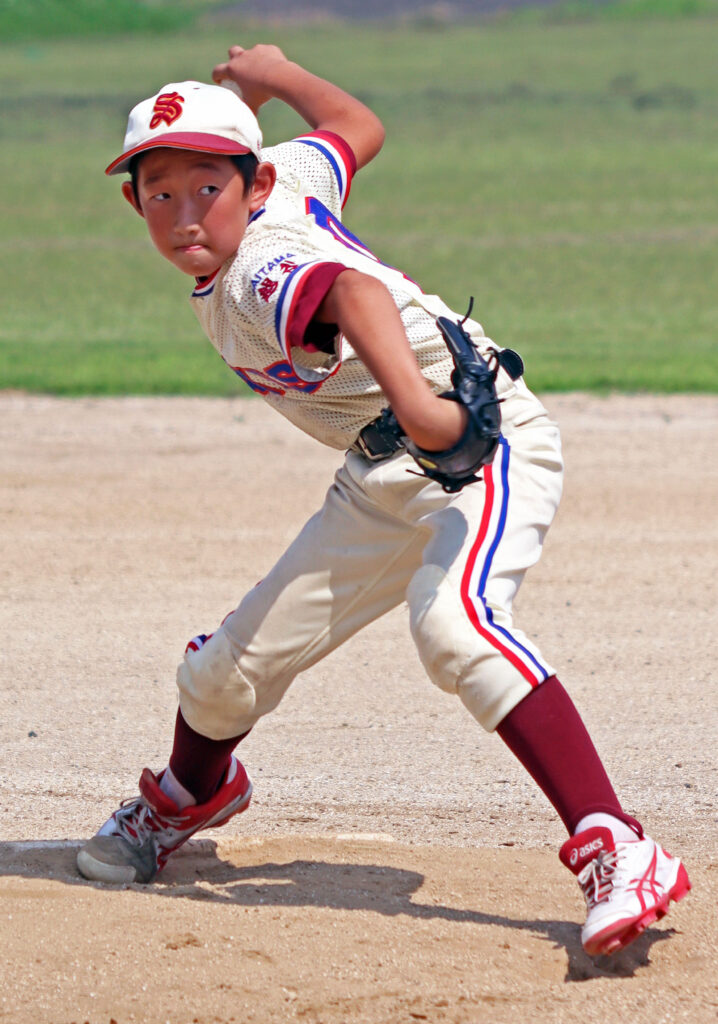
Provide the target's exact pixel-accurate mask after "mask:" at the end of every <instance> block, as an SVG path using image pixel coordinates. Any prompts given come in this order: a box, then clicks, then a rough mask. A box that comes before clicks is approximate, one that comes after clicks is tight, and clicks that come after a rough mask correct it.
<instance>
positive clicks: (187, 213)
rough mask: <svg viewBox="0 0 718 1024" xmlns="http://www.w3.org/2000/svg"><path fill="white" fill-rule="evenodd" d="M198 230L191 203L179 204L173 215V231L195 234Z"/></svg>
mask: <svg viewBox="0 0 718 1024" xmlns="http://www.w3.org/2000/svg"><path fill="white" fill-rule="evenodd" d="M198 228H199V218H198V216H197V211H196V209H195V207H194V204H193V203H181V204H180V205H179V206H178V207H177V212H176V215H175V231H180V232H195V231H197V229H198Z"/></svg>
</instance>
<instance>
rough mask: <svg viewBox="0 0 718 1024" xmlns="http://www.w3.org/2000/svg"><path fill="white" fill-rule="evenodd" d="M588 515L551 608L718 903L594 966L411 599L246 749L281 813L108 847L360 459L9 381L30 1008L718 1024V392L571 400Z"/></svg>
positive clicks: (157, 1016) (8, 781) (701, 897)
mask: <svg viewBox="0 0 718 1024" xmlns="http://www.w3.org/2000/svg"><path fill="white" fill-rule="evenodd" d="M546 401H547V404H548V406H549V408H550V410H551V411H552V413H553V414H554V415H555V417H556V418H557V419H558V420H559V422H560V424H561V426H562V430H563V436H564V446H565V452H566V458H567V484H566V493H565V498H564V503H563V506H562V509H561V512H560V513H559V518H558V520H557V523H556V525H555V526H554V528H553V531H552V535H551V536H550V537H549V541H548V543H547V546H546V551H545V555H544V559H543V560H542V563H541V564H540V565H539V566H538V567H537V568H536V569H535V570H534V571H533V574H532V575H531V576H530V578H529V579H528V580H527V583H526V585H525V587H524V590H523V591H522V593H521V595H520V600H519V602H518V606H517V616H518V618H519V621H520V622H521V624H522V625H523V626H524V628H526V629H527V630H528V631H529V632H530V633H531V634H532V635H533V636H535V637H536V638H537V640H538V641H539V643H540V644H541V646H542V648H543V649H544V651H545V652H546V654H547V656H548V657H549V658H550V659H551V660H552V661H553V663H554V664H556V665H558V666H559V670H560V671H559V674H560V676H561V678H562V680H563V681H564V683H565V684H566V685H567V686H568V688H569V689H570V690H571V692H572V694H573V696H574V699H575V700H576V702H577V704H578V705H579V707H580V709H581V711H582V712H583V713H584V716H585V718H586V720H587V722H588V724H589V726H590V728H591V730H592V733H593V735H594V738H595V740H596V743H597V745H598V747H599V749H600V750H601V752H602V754H603V755H604V758H605V760H606V762H607V764H608V766H609V770H610V772H611V774H612V776H613V779H614V782H615V784H616V788H617V789H618V791H619V794H620V795H621V797H622V799H623V802H624V805H625V806H626V809H627V810H629V811H631V812H633V813H637V814H638V815H639V816H640V817H641V818H642V820H643V822H644V824H645V825H646V827H647V828H648V830H649V831H650V832H651V833H652V834H653V835H655V836H656V837H657V838H660V840H661V841H662V842H664V843H665V845H666V846H667V847H669V848H670V849H672V850H674V851H675V852H676V853H679V854H680V855H681V856H683V857H684V859H685V861H686V863H687V866H688V869H689V873H690V875H691V878H692V881H693V883H694V891H693V892H692V893H691V894H690V895H689V897H688V898H687V899H686V900H685V901H684V902H683V903H681V904H680V905H679V906H678V907H675V908H674V910H673V911H672V913H671V915H670V917H668V918H667V919H666V921H665V922H662V923H661V924H659V925H658V926H655V927H652V928H651V929H649V931H648V932H647V933H646V934H645V935H644V936H643V937H642V938H641V939H640V940H638V942H636V943H635V944H634V945H633V946H632V947H631V948H630V949H629V950H626V951H625V952H624V953H623V954H620V955H619V956H618V957H615V958H612V959H610V960H600V961H592V960H590V959H589V958H587V957H586V956H585V955H584V954H583V952H582V951H581V947H580V941H579V930H580V922H581V920H582V906H581V901H580V893H579V892H578V889H577V887H576V886H575V883H574V882H573V880H572V879H571V877H570V875H569V874H568V873H567V872H566V871H565V869H564V868H562V867H561V865H560V864H559V863H558V860H557V857H556V849H557V847H558V845H559V844H560V842H561V841H562V839H563V835H562V830H561V827H560V825H558V824H557V823H556V821H555V820H554V816H553V814H552V812H551V809H550V808H549V806H548V804H547V803H546V801H545V799H544V798H543V797H542V796H541V794H540V793H537V792H536V791H535V789H534V787H533V784H532V783H531V782H530V780H526V779H524V777H523V774H522V771H521V770H520V768H518V766H517V765H515V764H514V763H513V761H512V760H511V758H510V755H509V754H508V753H507V752H506V751H505V750H504V748H503V747H502V745H501V743H500V741H499V740H498V739H497V738H496V737H492V736H487V735H486V734H484V733H482V732H481V731H480V730H479V728H478V727H477V726H476V725H475V724H474V723H473V721H472V720H471V719H470V718H469V716H468V715H467V714H466V712H465V711H463V709H462V708H461V707H459V706H456V705H457V704H458V702H454V700H453V699H452V698H451V697H449V696H447V695H445V694H442V693H440V692H439V691H437V690H436V689H434V688H433V687H432V686H431V685H430V683H429V682H428V681H427V680H426V678H425V676H424V674H423V672H422V670H421V668H420V666H419V663H418V660H417V657H416V655H415V653H414V651H413V648H412V645H411V642H410V640H409V637H408V628H407V617H406V612H405V610H402V609H400V610H397V611H396V612H394V613H392V614H391V615H389V616H387V617H386V618H385V619H384V620H382V621H380V622H379V623H376V624H375V625H374V626H372V627H371V628H370V629H369V630H367V631H365V632H364V633H363V634H361V635H360V636H358V637H356V638H355V639H354V640H352V641H351V642H350V643H349V644H347V645H346V646H345V647H344V648H343V649H341V650H340V651H338V652H335V654H333V655H332V656H331V657H330V658H328V659H327V660H326V661H324V662H323V663H321V664H320V665H319V666H317V667H316V668H315V669H313V670H312V671H311V672H309V673H307V675H306V676H305V677H303V678H302V679H300V680H298V681H297V682H296V683H295V685H294V686H293V687H292V689H291V690H290V693H289V694H288V696H287V698H286V700H285V701H284V702H283V703H282V705H280V707H279V709H278V710H277V711H276V712H275V713H274V714H273V715H272V716H270V717H269V718H268V719H267V720H265V721H264V722H262V723H260V725H259V726H258V727H257V728H256V729H255V731H254V732H253V733H252V735H251V736H250V737H249V738H248V739H247V740H246V741H245V743H244V744H243V759H244V760H245V762H246V764H247V767H248V769H249V771H250V773H251V774H252V776H253V778H254V781H255V800H254V802H253V805H252V808H251V809H250V811H249V812H248V813H247V814H246V815H243V816H242V817H241V818H239V819H234V820H233V821H232V822H231V823H230V824H229V825H228V826H227V827H226V828H225V829H223V830H220V831H218V832H215V833H206V835H207V836H208V838H207V839H202V840H201V841H197V842H195V843H192V844H190V845H189V846H188V848H187V849H186V851H183V852H182V853H181V854H179V855H178V856H177V857H176V858H175V859H174V860H173V861H172V862H171V863H170V865H169V867H168V868H167V870H166V872H165V873H164V875H163V876H161V878H162V880H161V881H160V882H158V883H156V884H154V885H151V886H130V887H124V888H123V887H109V888H104V889H103V888H100V887H98V886H94V885H91V884H89V883H86V882H83V881H82V880H80V879H79V877H78V876H77V875H76V873H75V870H74V856H75V850H76V847H77V844H78V842H79V841H80V840H81V838H82V837H85V836H87V835H89V834H90V833H92V832H93V831H94V830H95V829H96V828H97V826H98V825H99V824H100V823H101V822H102V821H103V820H104V818H105V817H106V816H107V814H108V813H109V812H110V811H111V810H112V809H113V808H114V806H115V805H116V803H117V801H118V800H119V799H120V798H122V797H125V796H130V795H132V794H133V792H135V787H136V780H137V777H138V774H139V771H140V769H141V768H142V766H143V765H144V764H149V765H151V766H152V767H154V768H160V767H162V765H163V764H164V763H165V761H166V757H167V753H168V746H169V741H170V737H171V724H172V721H173V717H174V711H175V694H174V686H173V677H174V668H175V665H176V662H177V661H178V658H179V655H180V654H181V651H182V649H183V647H184V643H185V642H186V640H187V639H189V638H190V637H192V636H193V635H195V634H196V633H198V632H200V631H206V630H209V629H212V628H213V627H214V626H215V625H216V624H217V622H218V621H219V620H220V619H221V618H222V617H223V616H224V614H225V613H226V612H227V611H228V610H229V609H230V608H231V607H233V606H234V604H236V602H237V600H238V599H239V597H241V595H242V593H243V592H244V590H245V589H247V588H248V587H250V586H252V585H253V584H254V582H256V580H257V579H259V578H260V577H261V576H262V574H263V573H264V572H265V571H266V569H267V568H268V567H269V566H270V565H271V563H272V561H273V560H274V558H275V557H276V556H277V555H278V554H279V553H280V552H281V550H282V548H283V547H284V546H285V545H286V543H287V542H288V541H289V540H290V539H291V537H292V536H293V535H294V533H295V532H296V531H297V529H298V528H299V526H300V525H301V524H302V522H303V520H304V518H305V517H306V515H308V514H309V512H310V511H311V510H312V509H313V508H314V507H315V506H316V505H317V504H318V503H319V502H320V501H321V498H322V496H323V494H324V491H325V490H326V487H327V486H328V484H329V483H330V481H331V476H332V472H333V469H334V467H335V466H336V465H337V464H338V461H339V459H340V458H341V456H340V454H339V453H335V452H331V451H329V450H325V449H322V448H321V447H320V446H319V445H317V444H315V443H314V442H312V441H310V440H308V439H306V438H304V437H302V436H301V435H300V434H299V433H298V432H297V431H294V430H293V429H292V428H291V427H290V426H289V425H287V424H285V423H284V422H283V421H281V420H280V418H279V417H277V416H274V415H273V414H272V413H271V412H270V411H269V410H268V409H267V408H266V407H265V406H264V405H263V404H262V403H261V402H259V401H254V402H243V401H240V400H238V401H223V400H199V399H196V400H193V399H144V398H143V399H125V400H104V401H103V400H77V401H63V400H58V399H51V398H43V397H28V396H24V395H13V394H4V395H3V394H0V468H1V472H0V564H1V565H2V579H3V586H2V590H1V591H0V627H2V637H3V642H2V645H1V647H0V678H1V679H2V689H1V691H0V737H1V740H2V742H1V745H0V750H1V755H0V756H1V757H2V762H1V763H2V775H1V777H0V778H1V781H0V811H1V814H2V818H1V821H2V826H1V830H0V929H1V934H2V944H1V945H0V964H1V965H2V979H3V984H2V987H1V989H0V1022H2V1021H8V1022H10V1024H44V1022H47V1024H71V1022H74V1024H82V1022H84V1021H88V1022H90V1024H110V1022H111V1021H115V1024H127V1022H129V1021H134V1022H139V1024H164V1022H166V1021H168V1022H170V1024H193V1022H197V1024H210V1022H212V1024H214V1022H216V1024H225V1022H230V1021H236V1022H256V1024H274V1022H279V1021H295V1020H296V1021H306V1022H309V1024H340V1022H356V1024H359V1022H361V1024H394V1022H397V1024H399V1022H401V1024H404V1022H406V1024H411V1022H412V1021H417V1020H418V1021H423V1020H427V1021H437V1022H462V1024H469V1022H471V1024H473V1022H478V1021H491V1022H498V1024H502V1022H511V1024H519V1022H523V1021H525V1020H530V1021H532V1022H539V1024H542V1022H547V1024H548V1022H564V1021H566V1022H573V1021H581V1022H584V1021H585V1022H589V1024H590V1022H594V1021H595V1022H601V1024H604V1022H605V1021H606V1020H607V1019H610V1020H614V1019H627V1020H630V1021H632V1022H637V1021H640V1022H642V1021H646V1022H649V1021H650V1022H651V1024H654V1022H655V1024H658V1022H661V1021H666V1022H667V1021H682V1020H685V1021H690V1022H692V1024H693V1022H695V1024H703V1022H708V1021H711V1022H712V1021H715V1020H716V1019H717V1018H718V983H717V982H716V971H715V965H716V962H717V958H718V948H717V940H716V928H715V908H716V900H717V899H718V854H717V840H718V822H717V817H716V796H717V789H718V787H717V785H716V782H717V778H718V772H717V769H716V765H715V754H714V753H711V751H714V750H715V737H716V734H717V726H718V699H717V698H716V688H715V678H714V673H713V662H714V658H713V649H714V645H715V640H714V637H715V607H716V604H717V599H718V593H717V591H718V583H717V581H716V575H715V566H716V564H718V557H717V556H718V521H717V519H716V514H715V509H716V507H717V504H718V460H716V457H715V452H716V449H717V448H718V399H716V398H681V397H673V398H664V397H650V396H642V397H635V398H620V397H611V398H607V399H595V398H591V399H589V398H586V397H584V396H580V395H571V396H562V397H556V396H549V397H548V398H547V399H546Z"/></svg>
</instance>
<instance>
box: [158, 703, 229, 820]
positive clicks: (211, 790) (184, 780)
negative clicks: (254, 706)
mask: <svg viewBox="0 0 718 1024" xmlns="http://www.w3.org/2000/svg"><path fill="white" fill-rule="evenodd" d="M246 735H247V733H246V732H243V733H242V734H241V736H233V737H232V738H231V739H228V740H211V739H209V738H208V737H207V736H201V735H200V733H198V732H195V731H194V729H192V728H191V727H190V726H189V725H187V723H186V722H185V720H184V718H183V717H182V712H181V711H180V710H179V709H178V710H177V720H176V722H175V740H174V746H173V747H172V755H171V757H170V768H171V769H172V774H173V775H174V776H175V778H176V779H177V781H178V782H179V783H180V784H181V785H182V786H184V788H185V789H186V790H187V791H188V792H190V793H191V794H192V796H193V797H194V798H195V800H196V801H197V803H198V804H204V803H206V802H207V801H208V800H209V798H210V797H211V796H213V795H214V794H215V793H216V792H217V789H218V788H219V785H220V783H221V781H222V779H223V777H224V773H225V772H226V770H227V767H228V765H229V761H230V757H231V756H232V751H233V750H234V748H235V747H236V746H237V744H238V743H239V742H240V740H243V739H244V737H245V736H246Z"/></svg>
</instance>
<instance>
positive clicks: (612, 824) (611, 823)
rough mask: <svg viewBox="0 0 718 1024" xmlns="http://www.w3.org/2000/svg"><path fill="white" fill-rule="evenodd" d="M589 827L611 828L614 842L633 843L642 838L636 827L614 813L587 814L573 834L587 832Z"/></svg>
mask: <svg viewBox="0 0 718 1024" xmlns="http://www.w3.org/2000/svg"><path fill="white" fill-rule="evenodd" d="M587 828H607V829H610V831H611V834H612V836H613V841H614V843H632V842H635V840H636V839H640V836H639V834H638V832H637V830H636V829H635V828H633V827H632V826H631V825H629V824H628V823H627V822H625V821H623V819H621V818H617V817H615V815H613V814H603V813H601V812H599V813H597V814H587V815H586V816H585V817H584V818H581V820H580V821H579V822H578V824H577V825H576V828H575V829H574V832H573V834H574V835H578V833H579V832H585V831H586V829H587Z"/></svg>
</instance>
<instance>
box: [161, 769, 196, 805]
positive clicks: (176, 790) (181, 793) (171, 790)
mask: <svg viewBox="0 0 718 1024" xmlns="http://www.w3.org/2000/svg"><path fill="white" fill-rule="evenodd" d="M160 789H161V790H162V792H163V793H166V794H167V796H168V797H169V798H170V800H174V802H175V803H176V804H177V806H178V807H179V809H180V810H182V808H183V807H189V806H190V805H191V804H196V803H197V801H196V800H195V798H194V797H193V796H192V794H191V793H190V791H189V790H188V789H185V788H184V786H183V785H182V783H181V782H180V781H179V779H178V778H177V777H176V775H175V773H174V772H173V771H172V769H171V768H170V766H169V765H167V767H166V768H165V770H164V771H163V773H162V778H161V779H160Z"/></svg>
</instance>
